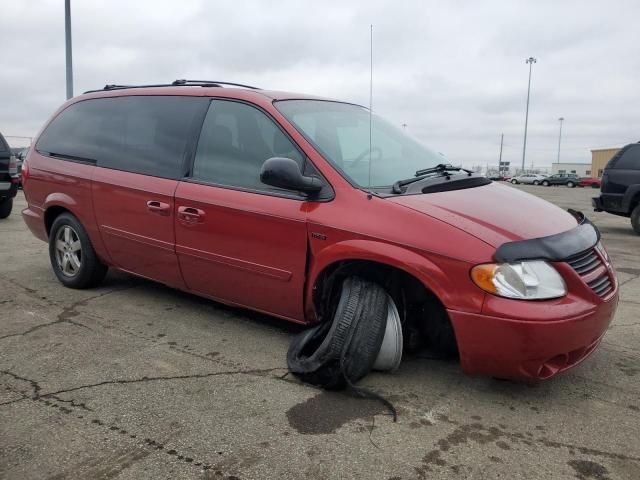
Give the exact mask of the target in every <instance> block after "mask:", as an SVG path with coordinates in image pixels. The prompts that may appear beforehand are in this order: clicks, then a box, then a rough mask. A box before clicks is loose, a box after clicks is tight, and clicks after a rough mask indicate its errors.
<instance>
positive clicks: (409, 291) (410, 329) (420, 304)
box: [313, 260, 457, 353]
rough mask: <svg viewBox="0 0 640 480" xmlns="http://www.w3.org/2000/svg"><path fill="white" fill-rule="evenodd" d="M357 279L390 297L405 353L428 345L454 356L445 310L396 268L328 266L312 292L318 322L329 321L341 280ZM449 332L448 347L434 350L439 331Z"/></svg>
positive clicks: (353, 263)
mask: <svg viewBox="0 0 640 480" xmlns="http://www.w3.org/2000/svg"><path fill="white" fill-rule="evenodd" d="M349 276H358V277H361V278H364V279H366V280H369V281H372V282H375V283H378V284H379V285H381V286H382V287H384V289H385V290H386V291H387V293H388V294H389V295H390V296H391V298H393V300H394V302H395V303H396V306H397V307H398V312H399V313H400V316H401V321H402V327H403V328H402V329H403V334H404V337H405V348H406V349H407V350H410V351H411V350H413V351H415V350H418V349H420V348H422V347H424V346H425V345H428V344H431V346H433V347H436V349H438V350H439V351H440V352H441V353H445V352H449V353H457V345H456V344H455V335H454V333H453V327H452V326H451V322H450V320H449V316H448V314H447V311H446V309H445V307H444V305H443V304H442V302H441V301H440V299H439V298H438V297H437V296H436V295H435V294H434V293H433V292H432V291H431V290H429V289H428V288H426V287H425V286H424V284H423V283H422V282H421V281H420V280H418V279H417V278H416V277H414V276H413V275H411V274H409V273H407V272H405V271H404V270H401V269H399V268H396V267H392V266H390V265H386V264H383V263H379V262H374V261H370V260H343V261H340V262H336V263H334V264H331V265H330V266H328V267H327V268H325V270H323V271H322V273H321V274H320V275H319V276H318V278H317V280H316V283H315V285H314V289H313V302H314V305H315V307H316V312H317V316H318V319H319V320H320V321H324V320H326V319H329V318H333V315H334V313H335V309H336V307H337V304H338V300H339V298H340V292H341V289H340V287H341V285H342V282H343V280H344V279H345V278H347V277H349ZM443 329H445V330H446V331H449V332H451V334H450V336H451V341H450V342H449V343H452V345H448V346H446V347H448V348H444V349H441V348H438V347H439V346H437V345H434V342H435V341H436V340H437V339H442V338H443V335H442V330H443Z"/></svg>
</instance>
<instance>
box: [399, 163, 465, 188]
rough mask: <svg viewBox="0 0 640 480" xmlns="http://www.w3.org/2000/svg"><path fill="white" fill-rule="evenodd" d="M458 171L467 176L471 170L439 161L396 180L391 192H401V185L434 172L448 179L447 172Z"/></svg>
mask: <svg viewBox="0 0 640 480" xmlns="http://www.w3.org/2000/svg"><path fill="white" fill-rule="evenodd" d="M460 171H462V172H465V173H467V175H468V176H469V177H470V176H471V174H472V173H473V171H472V170H467V169H466V168H462V167H454V166H453V165H449V164H448V163H439V164H438V165H436V166H435V167H431V168H423V169H422V170H418V171H417V172H416V173H415V175H414V176H413V177H411V178H406V179H404V180H398V181H397V182H395V183H394V184H393V187H392V188H391V191H392V192H393V193H402V187H404V186H406V185H409V184H411V183H415V182H419V181H420V180H422V179H424V178H427V177H428V176H429V175H432V174H434V173H439V174H441V175H444V176H446V177H447V180H449V179H450V178H451V177H450V175H449V172H460Z"/></svg>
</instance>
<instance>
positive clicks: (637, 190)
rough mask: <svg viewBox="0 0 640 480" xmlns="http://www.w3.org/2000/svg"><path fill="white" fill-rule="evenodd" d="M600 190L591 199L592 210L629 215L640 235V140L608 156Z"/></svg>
mask: <svg viewBox="0 0 640 480" xmlns="http://www.w3.org/2000/svg"><path fill="white" fill-rule="evenodd" d="M600 192H601V193H600V196H599V197H595V198H593V199H592V200H591V202H592V203H593V207H594V208H595V211H596V212H602V211H604V212H609V213H613V214H614V215H621V216H623V217H631V225H632V226H633V229H634V230H635V231H636V233H637V234H638V235H640V142H638V143H631V144H629V145H627V146H626V147H623V148H622V149H620V151H619V152H618V153H616V154H615V155H614V156H613V157H611V160H609V163H607V166H606V167H605V169H604V173H603V174H602V186H601V187H600Z"/></svg>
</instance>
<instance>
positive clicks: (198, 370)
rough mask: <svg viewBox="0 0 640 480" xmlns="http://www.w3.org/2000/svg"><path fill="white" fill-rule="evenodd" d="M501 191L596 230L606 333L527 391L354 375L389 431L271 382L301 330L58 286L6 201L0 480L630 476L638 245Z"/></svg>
mask: <svg viewBox="0 0 640 480" xmlns="http://www.w3.org/2000/svg"><path fill="white" fill-rule="evenodd" d="M514 188H516V187H514ZM517 188H521V189H523V190H526V191H529V192H531V193H534V194H537V195H540V196H543V198H547V199H549V200H551V201H553V202H554V203H556V204H558V205H560V206H562V207H563V208H568V207H570V208H576V209H579V210H583V211H584V212H585V213H587V214H588V216H589V218H590V219H592V220H593V221H594V223H596V224H597V225H598V227H599V228H600V229H601V231H602V234H603V239H604V241H605V243H606V245H607V248H608V250H609V253H610V254H611V256H612V258H613V262H614V265H615V266H616V268H617V270H618V274H619V280H620V283H621V302H620V305H619V307H618V312H617V314H616V317H615V319H614V322H613V323H612V325H611V327H610V329H609V331H608V332H607V335H606V336H605V338H604V341H603V343H602V344H601V346H600V348H599V349H598V350H597V351H596V352H595V353H594V354H593V355H592V356H591V357H590V358H589V359H587V360H586V361H585V362H583V363H582V364H581V365H580V366H578V367H577V368H575V369H573V370H572V371H570V372H567V373H566V374H563V375H561V376H560V377H557V378H556V379H553V380H551V381H548V382H545V383H542V384H539V385H535V386H527V385H521V384H514V383H511V382H503V381H498V380H495V379H491V378H471V377H467V376H465V375H464V374H463V373H462V372H461V371H460V369H459V367H458V366H457V364H455V363H451V362H443V361H437V360H429V359H424V358H405V359H404V361H403V363H402V365H401V368H400V370H399V372H397V373H396V374H393V375H389V374H379V373H376V374H371V375H369V376H368V377H367V378H365V380H364V381H363V382H362V384H363V385H364V386H366V387H368V388H370V389H372V390H374V391H376V392H378V393H381V394H383V395H385V396H386V397H387V398H388V399H390V400H391V401H392V402H393V403H394V405H395V406H396V407H397V409H398V413H399V417H398V422H397V423H393V421H392V419H391V418H390V416H389V415H388V412H387V411H386V409H385V408H384V406H382V405H380V404H379V403H377V402H375V401H372V400H363V399H356V398H352V397H349V396H347V395H344V394H340V393H330V392H323V391H321V390H318V389H316V388H313V387H310V386H307V385H302V384H300V383H298V382H297V381H296V380H295V379H294V378H292V377H291V376H288V375H286V373H287V370H286V361H285V355H286V350H287V347H288V342H289V339H290V337H291V335H293V334H294V333H296V332H297V331H299V327H296V326H293V325H289V324H287V323H285V322H283V321H280V320H276V319H273V318H269V317H267V316H264V315H259V314H255V313H251V312H248V311H245V310H240V309H234V308H229V307H225V306H223V305H220V304H217V303H215V302H212V301H208V300H204V299H201V298H198V297H195V296H192V295H188V294H185V293H181V292H178V291H174V290H171V289H169V288H166V287H164V286H162V285H160V284H156V283H153V282H149V281H146V280H142V279H138V278H134V277H131V276H129V275H126V274H123V273H118V272H110V273H109V275H108V276H107V279H106V281H105V282H104V284H103V285H102V286H100V287H99V288H97V289H93V290H85V291H76V290H70V289H65V288H64V287H62V285H60V284H59V283H58V281H57V280H56V279H55V276H54V275H53V273H52V272H51V269H50V266H49V260H48V255H47V246H46V245H45V244H44V243H42V242H40V241H38V240H36V239H35V238H34V237H32V236H31V234H30V233H29V232H28V230H27V228H26V226H25V225H24V224H23V222H22V219H21V218H20V215H19V212H20V210H21V209H22V208H24V206H25V202H24V197H23V196H22V194H21V193H20V194H19V196H18V197H17V199H16V205H15V208H14V213H13V214H12V216H11V217H10V218H9V219H7V220H4V221H2V222H0V239H1V240H2V241H1V242H0V478H2V479H26V478H47V479H64V478H70V479H71V478H73V479H75V478H87V479H94V478H95V479H112V478H118V479H141V478H154V479H173V478H181V479H182V478H184V479H191V478H193V479H199V478H204V479H227V480H232V479H264V478H273V479H276V478H278V479H280V478H283V479H298V478H312V479H315V478H381V479H387V480H391V479H394V480H398V479H439V478H507V479H538V478H544V479H547V478H553V479H573V478H578V479H583V480H589V479H601V480H607V479H609V480H613V479H638V478H640V383H639V382H638V380H639V379H640V341H639V340H640V320H639V315H638V314H639V313H640V255H639V253H640V237H639V236H636V235H634V234H633V232H632V230H631V227H630V225H629V221H628V219H625V218H619V217H615V216H613V215H608V214H606V213H594V212H592V209H591V208H590V204H589V199H590V197H591V196H593V195H595V194H596V192H597V190H592V189H567V188H563V187H557V188H544V187H533V186H531V187H527V186H518V187H517Z"/></svg>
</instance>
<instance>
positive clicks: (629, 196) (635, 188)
mask: <svg viewBox="0 0 640 480" xmlns="http://www.w3.org/2000/svg"><path fill="white" fill-rule="evenodd" d="M636 195H640V184H637V185H629V187H628V188H627V191H626V192H624V197H623V198H622V210H624V211H625V212H627V213H631V201H632V200H633V198H634V197H635V196H636Z"/></svg>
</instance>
